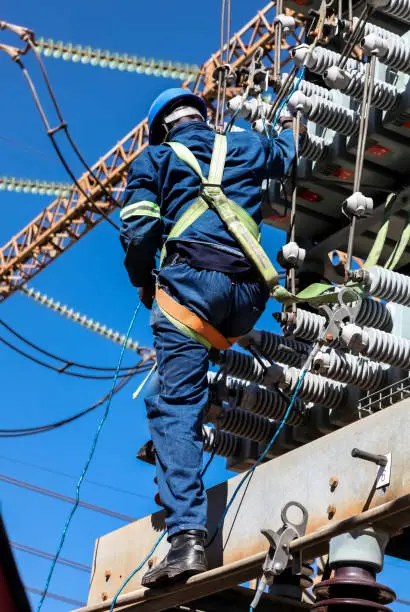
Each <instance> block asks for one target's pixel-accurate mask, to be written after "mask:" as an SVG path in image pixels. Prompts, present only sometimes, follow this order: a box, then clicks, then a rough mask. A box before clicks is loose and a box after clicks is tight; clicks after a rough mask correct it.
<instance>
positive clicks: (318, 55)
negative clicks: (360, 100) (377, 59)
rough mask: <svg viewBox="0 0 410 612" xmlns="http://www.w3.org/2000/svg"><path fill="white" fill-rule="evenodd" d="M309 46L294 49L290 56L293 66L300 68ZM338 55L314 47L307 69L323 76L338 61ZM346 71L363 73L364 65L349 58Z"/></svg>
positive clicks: (322, 48) (334, 52)
mask: <svg viewBox="0 0 410 612" xmlns="http://www.w3.org/2000/svg"><path fill="white" fill-rule="evenodd" d="M308 51H309V45H306V44H303V45H298V46H297V47H294V48H293V49H292V50H291V51H290V55H291V57H292V59H293V61H294V62H295V64H296V65H297V66H298V67H299V68H300V67H301V66H303V63H304V61H305V59H306V57H307V55H308ZM340 58H341V55H340V53H336V51H331V50H330V49H326V48H325V47H315V49H314V50H313V53H312V54H311V56H310V58H309V59H308V61H307V68H309V70H311V71H312V72H315V73H316V74H323V73H324V72H325V71H326V70H328V68H330V67H331V66H335V65H336V64H338V62H339V61H340ZM345 68H346V70H361V71H364V69H365V65H364V64H363V63H362V62H358V61H357V60H355V59H352V58H349V59H348V60H347V62H346V65H345Z"/></svg>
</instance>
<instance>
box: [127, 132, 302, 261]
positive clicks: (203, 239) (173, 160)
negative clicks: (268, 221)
mask: <svg viewBox="0 0 410 612" xmlns="http://www.w3.org/2000/svg"><path fill="white" fill-rule="evenodd" d="M214 140H215V134H214V132H213V131H212V130H211V129H210V128H209V127H208V126H207V125H206V124H205V123H202V122H197V121H195V122H189V123H185V124H182V125H180V126H177V127H176V128H174V129H173V130H172V132H171V134H170V137H169V141H173V142H179V143H182V144H183V145H185V146H186V147H188V149H189V150H190V151H191V152H192V153H193V154H194V156H195V157H196V159H197V160H198V162H199V165H200V167H201V170H202V174H203V175H204V177H208V174H209V165H210V161H211V156H212V151H213V145H214ZM227 145H228V147H227V156H226V163H225V169H224V174H223V179H222V187H223V189H224V192H225V194H226V196H227V197H228V198H229V199H230V200H233V201H234V202H235V203H236V204H238V205H239V206H241V207H242V208H244V209H245V210H246V212H247V213H249V214H250V216H251V217H252V218H253V220H254V221H255V222H256V224H257V225H260V224H261V222H262V213H261V184H262V182H263V180H264V179H265V178H266V177H267V176H270V177H273V178H275V177H278V176H283V175H284V174H285V173H286V171H287V168H288V166H289V164H290V162H291V160H292V159H293V156H294V151H295V149H294V142H293V135H292V133H291V131H290V130H287V131H285V133H284V134H283V135H282V136H281V137H280V138H279V139H276V140H275V141H274V144H273V147H272V148H271V146H270V143H269V142H268V140H267V139H266V138H265V137H262V136H260V135H258V134H255V133H254V132H245V131H244V132H230V133H228V134H227ZM199 187H200V179H199V177H198V175H197V174H196V173H195V172H194V171H193V170H192V169H191V168H190V167H189V166H188V165H187V164H186V163H184V162H183V161H181V160H180V159H179V158H178V157H177V155H176V154H175V152H174V151H173V150H172V148H171V147H170V146H169V145H166V144H161V145H158V146H150V147H149V148H148V149H147V150H146V151H144V152H143V154H142V155H141V156H140V157H139V158H137V160H136V161H135V162H134V164H133V166H132V167H131V170H130V174H129V187H128V189H127V191H126V193H125V198H124V208H125V207H127V206H129V205H130V204H132V203H133V202H138V201H143V200H149V201H154V202H155V203H156V204H157V205H158V206H159V209H160V216H161V233H162V236H161V243H162V244H163V243H164V242H165V240H166V239H167V237H168V235H169V233H170V231H171V229H172V227H173V226H174V225H175V222H176V221H177V220H178V219H179V218H180V217H181V215H182V214H183V213H184V212H185V211H186V210H187V209H188V208H189V206H190V205H191V204H192V203H193V202H194V201H195V200H196V198H197V197H198V193H199ZM148 190H149V193H147V191H148ZM153 198H155V199H153ZM139 224H140V217H138V218H136V220H135V231H136V233H138V226H139ZM170 242H171V241H170ZM182 243H183V244H182ZM188 243H189V245H188ZM193 243H195V244H196V245H197V246H195V247H194V248H195V249H196V250H198V249H199V250H201V248H202V249H205V250H206V249H207V246H208V245H209V246H210V245H212V246H213V247H214V248H216V249H218V250H223V251H225V252H230V253H232V252H234V253H235V254H236V255H237V256H239V257H242V253H241V252H240V251H239V249H238V244H237V242H236V240H235V238H233V236H232V235H231V234H230V233H229V232H228V231H227V228H226V227H225V225H224V223H223V222H222V221H221V219H220V217H219V216H218V215H217V213H216V212H215V211H213V210H208V211H206V212H205V213H204V214H203V215H202V216H201V217H200V218H199V219H197V220H196V221H195V222H194V223H193V224H192V225H191V226H190V227H188V228H187V229H186V230H185V231H184V232H183V234H182V235H181V236H180V238H178V249H179V250H180V249H181V248H187V247H188V246H189V247H190V248H191V247H192V244H193ZM162 244H159V245H158V247H161V246H162ZM169 244H170V243H169ZM201 245H202V246H201ZM169 251H170V252H171V251H172V244H170V249H169ZM206 256H207V257H208V256H209V251H206Z"/></svg>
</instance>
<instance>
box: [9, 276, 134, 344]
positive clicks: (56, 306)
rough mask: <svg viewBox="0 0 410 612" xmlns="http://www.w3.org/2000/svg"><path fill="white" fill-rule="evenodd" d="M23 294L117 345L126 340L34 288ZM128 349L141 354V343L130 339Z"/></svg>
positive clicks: (24, 289) (117, 333)
mask: <svg viewBox="0 0 410 612" xmlns="http://www.w3.org/2000/svg"><path fill="white" fill-rule="evenodd" d="M20 291H21V293H24V295H27V296H28V297H31V298H32V299H33V300H34V301H35V302H38V303H39V304H43V305H45V306H46V307H47V308H51V310H54V312H58V313H59V314H60V315H63V316H65V317H66V318H67V319H69V320H71V321H73V322H74V323H78V324H79V325H81V327H85V328H86V329H89V330H90V331H93V332H95V333H97V334H99V335H100V336H104V337H105V338H107V339H108V340H111V341H112V342H115V344H120V345H122V344H123V343H124V340H125V336H124V335H120V334H119V332H114V331H113V330H112V329H107V326H106V325H101V323H99V321H94V320H93V319H91V318H88V317H87V316H86V315H82V314H81V313H80V312H75V311H74V310H73V309H72V308H70V309H69V308H68V306H66V305H61V304H60V302H56V301H55V300H54V299H53V298H49V297H48V296H47V295H45V294H42V293H40V291H35V289H33V288H32V287H30V288H29V287H27V286H22V287H21V288H20ZM126 348H127V349H129V350H130V351H134V352H136V353H139V352H140V350H141V346H140V343H139V342H138V341H137V340H133V339H132V338H128V340H127V344H126Z"/></svg>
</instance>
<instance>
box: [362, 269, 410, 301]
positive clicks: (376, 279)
mask: <svg viewBox="0 0 410 612" xmlns="http://www.w3.org/2000/svg"><path fill="white" fill-rule="evenodd" d="M366 274H367V278H366V288H367V289H368V291H369V293H370V294H371V295H373V296H374V297H377V298H381V299H383V300H390V301H391V302H396V303H397V304H402V305H403V306H410V277H409V276H404V274H399V273H398V272H392V271H391V270H386V269H385V268H381V267H379V266H372V267H371V268H368V269H367V270H366Z"/></svg>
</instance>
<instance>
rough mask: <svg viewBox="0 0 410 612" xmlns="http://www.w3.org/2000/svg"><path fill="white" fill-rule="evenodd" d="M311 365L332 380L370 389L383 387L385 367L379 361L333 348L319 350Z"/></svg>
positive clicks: (385, 373)
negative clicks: (326, 350)
mask: <svg viewBox="0 0 410 612" xmlns="http://www.w3.org/2000/svg"><path fill="white" fill-rule="evenodd" d="M313 367H314V368H315V370H316V371H317V372H319V374H322V375H323V376H327V377H328V378H331V379H332V380H338V381H339V382H344V383H348V384H351V385H355V386H356V387H359V388H360V389H366V390H370V391H372V390H373V391H375V390H376V389H380V388H381V387H383V386H384V382H385V380H386V375H387V370H386V368H383V366H382V365H380V364H379V363H375V362H374V361H369V360H368V359H363V358H360V357H355V356H354V355H349V354H345V353H343V352H342V351H336V350H334V349H330V350H329V351H328V352H323V351H319V353H318V354H317V355H316V357H315V358H314V360H313Z"/></svg>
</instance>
